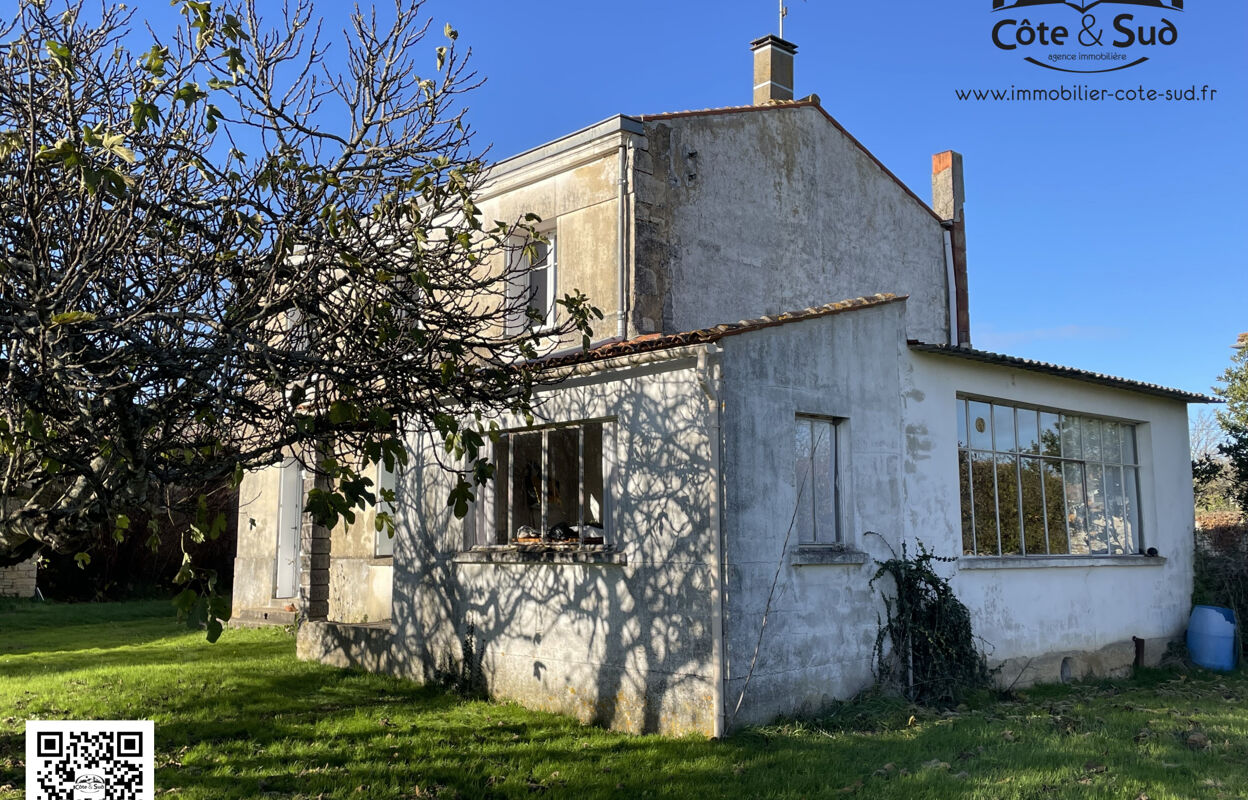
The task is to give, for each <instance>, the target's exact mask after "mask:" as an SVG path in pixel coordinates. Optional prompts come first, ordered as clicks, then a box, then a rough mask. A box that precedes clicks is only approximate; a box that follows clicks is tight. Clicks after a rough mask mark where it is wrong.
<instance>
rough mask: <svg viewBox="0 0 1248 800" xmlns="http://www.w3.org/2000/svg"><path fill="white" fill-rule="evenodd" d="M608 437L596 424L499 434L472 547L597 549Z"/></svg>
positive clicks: (601, 537)
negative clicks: (581, 546)
mask: <svg viewBox="0 0 1248 800" xmlns="http://www.w3.org/2000/svg"><path fill="white" fill-rule="evenodd" d="M612 435H613V425H611V424H610V423H604V422H601V421H599V422H584V423H580V424H577V425H569V426H564V427H557V428H545V429H541V430H527V431H515V432H512V433H504V434H501V435H500V436H499V438H498V441H497V442H495V444H494V467H495V473H494V475H495V477H494V481H493V484H492V487H493V497H492V498H489V497H486V498H485V502H483V503H480V504H479V505H480V511H479V514H480V519H479V520H478V521H477V531H478V533H477V534H476V535H475V537H474V538H475V544H478V545H505V544H543V543H544V544H587V545H601V544H605V543H606V538H605V537H606V527H607V526H606V520H607V518H608V508H607V499H606V492H605V489H606V486H607V485H608V484H609V480H608V476H607V474H606V472H607V470H606V466H605V465H606V463H607V462H606V459H605V458H604V455H605V454H606V453H608V452H610V449H611V446H612V443H611V439H612Z"/></svg>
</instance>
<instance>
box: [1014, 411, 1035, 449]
mask: <svg viewBox="0 0 1248 800" xmlns="http://www.w3.org/2000/svg"><path fill="white" fill-rule="evenodd" d="M1037 416H1038V414H1037V412H1036V411H1034V410H1032V409H1030V408H1020V409H1018V451H1019V452H1020V453H1039V452H1040V429H1039V426H1038V424H1037V422H1036V417H1037Z"/></svg>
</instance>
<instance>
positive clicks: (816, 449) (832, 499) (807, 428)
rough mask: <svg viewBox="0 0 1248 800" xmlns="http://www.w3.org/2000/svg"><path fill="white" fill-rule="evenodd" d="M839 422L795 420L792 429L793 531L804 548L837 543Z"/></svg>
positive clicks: (838, 537) (838, 538) (838, 531)
mask: <svg viewBox="0 0 1248 800" xmlns="http://www.w3.org/2000/svg"><path fill="white" fill-rule="evenodd" d="M839 422H841V420H835V419H828V418H824V417H803V416H799V417H798V418H797V420H796V422H795V425H794V432H795V435H794V441H793V480H794V485H795V486H796V487H797V515H796V517H795V527H796V529H797V535H798V541H799V542H802V543H804V544H835V543H838V542H841V541H842V540H843V537H842V535H841V524H840V522H841V520H840V517H841V515H840V509H841V498H840V480H839V476H840V463H839V462H840V449H841V448H840V445H841V442H840V433H841V426H840V425H839V424H838V423H839Z"/></svg>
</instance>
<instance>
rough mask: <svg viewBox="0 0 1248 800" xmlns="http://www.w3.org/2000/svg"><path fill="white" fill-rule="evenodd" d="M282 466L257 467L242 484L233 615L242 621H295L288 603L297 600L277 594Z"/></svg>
mask: <svg viewBox="0 0 1248 800" xmlns="http://www.w3.org/2000/svg"><path fill="white" fill-rule="evenodd" d="M281 474H282V470H281V467H278V466H272V467H266V468H264V469H259V470H253V471H250V472H248V473H246V474H245V475H244V476H243V482H242V483H241V484H240V485H239V487H238V551H237V554H236V555H235V558H234V590H233V606H234V607H233V611H232V619H234V620H236V621H238V622H240V623H266V622H272V623H278V624H285V623H288V622H291V621H293V619H294V615H293V614H292V613H291V612H288V611H285V608H284V607H285V606H287V605H289V604H291V603H293V602H295V601H294V600H290V599H284V600H277V599H275V598H274V597H273V590H274V575H275V572H276V569H277V567H276V563H275V562H276V559H277V523H278V505H279V499H280V495H281V492H280V484H281Z"/></svg>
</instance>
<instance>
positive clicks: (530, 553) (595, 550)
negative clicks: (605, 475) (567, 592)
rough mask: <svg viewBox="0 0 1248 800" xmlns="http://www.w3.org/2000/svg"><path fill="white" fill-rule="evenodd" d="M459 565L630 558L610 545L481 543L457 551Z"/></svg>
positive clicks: (605, 561) (624, 560) (597, 561)
mask: <svg viewBox="0 0 1248 800" xmlns="http://www.w3.org/2000/svg"><path fill="white" fill-rule="evenodd" d="M454 561H455V563H456V564H605V565H621V566H622V565H625V564H627V563H628V557H627V556H626V555H624V554H623V553H621V552H619V551H617V550H616V549H615V548H614V547H613V546H611V545H600V544H599V545H585V546H584V547H568V546H566V545H562V546H561V545H541V544H510V545H496V546H493V547H486V546H478V547H474V548H472V549H471V550H469V551H467V552H465V553H457V554H456V555H455V558H454Z"/></svg>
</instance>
